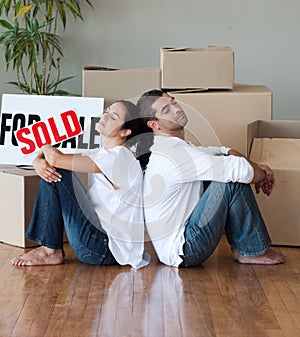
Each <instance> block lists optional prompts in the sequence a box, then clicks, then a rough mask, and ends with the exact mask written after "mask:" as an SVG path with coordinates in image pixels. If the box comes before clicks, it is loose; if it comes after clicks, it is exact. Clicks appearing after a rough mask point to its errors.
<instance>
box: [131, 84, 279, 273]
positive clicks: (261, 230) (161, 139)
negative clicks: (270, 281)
mask: <svg viewBox="0 0 300 337" xmlns="http://www.w3.org/2000/svg"><path fill="white" fill-rule="evenodd" d="M137 105H138V109H139V112H140V114H141V116H142V117H143V118H144V119H145V121H146V122H147V125H148V127H150V128H151V129H152V130H153V132H154V144H153V146H152V147H151V156H150V160H149V163H148V166H147V169H146V172H145V177H144V212H145V220H146V227H147V231H148V234H149V236H150V238H151V241H152V243H153V245H154V248H155V251H156V253H157V255H158V257H159V259H160V261H161V262H163V263H165V264H167V265H170V266H176V267H178V266H179V267H183V266H184V267H188V266H195V265H199V264H201V263H202V262H203V261H205V260H206V259H207V258H208V257H209V256H210V255H211V254H212V253H213V251H214V250H215V248H216V247H217V245H218V243H219V241H220V239H221V237H222V234H223V233H224V231H225V233H226V237H227V240H228V242H229V244H230V246H231V249H232V257H233V259H234V260H236V261H238V262H240V263H252V264H278V263H282V262H284V256H283V255H282V254H281V253H279V252H275V251H273V250H271V249H270V248H269V246H270V244H271V241H270V238H269V235H268V232H267V229H266V226H265V223H264V221H263V219H262V216H261V213H260V211H259V209H258V206H257V204H256V200H255V197H254V194H253V192H252V189H251V187H250V185H249V184H255V188H256V192H257V193H258V192H260V190H261V191H262V192H263V193H265V194H267V195H270V194H271V193H272V189H273V187H274V184H275V179H274V175H273V172H272V170H271V169H270V168H269V167H268V166H266V165H258V164H256V163H253V162H249V161H248V160H247V159H246V158H244V157H243V156H242V155H241V154H240V153H239V152H237V151H235V150H233V149H230V148H227V147H224V146H223V147H206V148H205V147H196V146H194V145H192V144H191V143H189V142H186V141H185V140H184V128H185V126H186V124H187V122H188V119H187V117H186V115H185V112H184V111H183V110H182V108H181V106H180V105H179V104H178V103H177V102H176V100H175V99H174V98H172V97H171V96H169V95H168V94H166V93H164V92H162V91H160V90H151V91H149V92H146V93H144V94H143V95H142V96H141V97H140V98H139V100H138V103H137ZM204 182H205V183H204ZM207 185H208V187H207V188H206V189H205V187H204V186H207Z"/></svg>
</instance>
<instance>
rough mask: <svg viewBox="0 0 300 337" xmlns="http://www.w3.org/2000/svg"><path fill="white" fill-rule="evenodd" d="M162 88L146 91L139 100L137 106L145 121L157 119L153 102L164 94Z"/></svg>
mask: <svg viewBox="0 0 300 337" xmlns="http://www.w3.org/2000/svg"><path fill="white" fill-rule="evenodd" d="M163 93H164V92H163V91H162V90H158V89H153V90H150V91H147V92H145V93H144V94H143V95H142V96H141V97H140V98H139V99H138V101H137V108H138V111H139V114H140V116H141V117H142V118H143V120H144V121H145V123H147V122H148V121H151V120H154V119H156V116H155V113H156V111H154V110H153V108H152V104H153V103H154V102H155V101H156V100H157V99H158V98H159V97H162V95H163Z"/></svg>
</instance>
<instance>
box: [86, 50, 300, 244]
mask: <svg viewBox="0 0 300 337" xmlns="http://www.w3.org/2000/svg"><path fill="white" fill-rule="evenodd" d="M160 53H161V54H160V61H161V62H160V63H161V66H160V68H145V69H130V70H109V69H101V68H93V67H92V68H91V67H84V69H83V96H91V97H94V96H100V97H104V99H105V102H106V105H109V104H111V103H112V102H113V101H115V100H118V99H132V100H134V101H136V100H137V99H138V97H139V96H140V95H141V94H142V93H143V92H145V91H147V90H151V89H159V88H162V89H165V90H167V91H168V92H169V94H170V95H172V96H173V97H175V98H176V100H177V101H178V102H179V103H180V104H181V106H182V107H183V108H184V110H185V112H186V114H187V116H188V118H189V123H188V125H187V127H186V131H187V132H186V136H187V139H189V140H191V141H192V142H193V143H194V144H195V145H200V144H201V145H204V146H207V145H226V146H228V147H232V148H234V149H236V150H238V151H239V152H241V153H243V154H244V155H247V156H250V158H252V159H254V157H255V160H257V161H259V162H264V159H266V158H263V157H262V158H261V157H260V156H259V155H257V154H255V153H256V151H257V150H256V149H255V146H254V149H253V151H251V148H252V146H251V145H252V142H253V139H254V138H257V137H258V138H262V137H285V138H287V137H290V138H300V133H299V127H300V124H299V123H300V122H298V123H296V124H295V123H294V122H284V121H280V122H279V121H271V119H272V92H271V90H270V89H269V88H267V87H266V86H264V85H248V84H236V83H235V81H234V74H235V69H234V52H233V51H232V49H231V48H230V47H207V48H162V49H161V51H160ZM248 125H249V127H248ZM293 130H294V131H293ZM291 132H292V136H291ZM261 146H262V145H260V147H261ZM273 146H276V145H273ZM266 151H268V150H267V149H266ZM291 151H295V147H293V150H291V149H290V148H289V149H288V148H286V153H288V155H289V156H297V158H298V157H299V153H294V152H293V153H294V154H291ZM251 153H252V155H251ZM259 153H260V154H261V152H259ZM299 161H300V160H299ZM299 161H298V162H299ZM267 164H269V165H270V166H271V167H273V168H274V169H275V175H276V178H277V188H276V189H275V191H274V193H273V194H272V195H271V196H270V197H266V196H265V195H263V194H259V195H257V196H256V197H257V201H258V203H259V206H260V208H261V210H262V213H263V216H264V218H265V220H266V223H267V227H268V230H269V233H270V236H271V238H272V240H273V243H274V244H283V245H300V220H299V219H300V217H299V216H298V215H299V214H298V213H299V209H300V207H299V206H300V204H299V202H298V200H299V198H298V196H297V193H298V192H297V189H296V188H295V186H298V184H299V182H300V181H299V177H300V175H299V172H300V163H299V165H298V166H297V167H295V166H291V164H290V163H288V162H287V161H286V162H285V163H284V164H283V166H278V164H276V162H274V160H273V159H272V160H271V159H270V158H268V161H267ZM297 179H298V182H297Z"/></svg>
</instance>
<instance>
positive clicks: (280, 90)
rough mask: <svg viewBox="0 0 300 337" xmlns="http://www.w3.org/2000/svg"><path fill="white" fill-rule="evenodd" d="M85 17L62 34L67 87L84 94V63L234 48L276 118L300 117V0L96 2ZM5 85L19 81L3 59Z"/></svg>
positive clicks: (139, 63) (144, 61)
mask: <svg viewBox="0 0 300 337" xmlns="http://www.w3.org/2000/svg"><path fill="white" fill-rule="evenodd" d="M93 3H94V11H92V10H91V9H90V8H88V7H87V6H84V11H83V12H84V18H85V21H84V22H81V21H79V20H78V21H77V22H76V23H74V22H72V18H70V21H69V25H68V28H67V31H65V32H64V33H63V34H62V38H63V49H64V54H65V58H64V61H63V73H64V75H66V76H67V75H71V74H72V75H77V78H76V79H74V80H72V81H69V82H68V84H67V89H68V90H70V91H72V92H74V93H76V94H81V68H82V66H83V65H84V64H88V65H103V66H108V67H117V68H131V67H144V66H158V65H159V48H160V47H162V46H164V47H166V46H172V47H183V46H188V47H203V46H207V45H229V46H231V47H232V49H233V50H234V51H235V70H236V73H235V79H236V82H242V83H247V84H263V85H266V86H268V87H269V88H270V89H271V90H272V91H273V118H274V119H300V95H299V94H298V91H299V88H300V43H299V42H300V20H299V13H300V2H299V1H297V0H286V1H281V0H263V1H259V0H252V1H245V0H227V1H224V0H219V1H217V0H211V1H203V0H186V1H175V0H173V1H171V0H160V1H159V0H151V1H145V0H94V1H93ZM0 74H1V76H0V90H1V92H2V93H3V92H5V93H10V92H14V90H13V89H12V88H11V87H10V86H7V85H5V84H4V82H5V81H8V80H13V79H14V77H13V74H7V73H6V72H5V67H4V64H3V60H2V58H1V61H0Z"/></svg>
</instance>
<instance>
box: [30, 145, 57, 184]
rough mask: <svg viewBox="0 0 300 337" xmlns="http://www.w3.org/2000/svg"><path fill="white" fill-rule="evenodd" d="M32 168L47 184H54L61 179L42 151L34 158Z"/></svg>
mask: <svg viewBox="0 0 300 337" xmlns="http://www.w3.org/2000/svg"><path fill="white" fill-rule="evenodd" d="M32 165H33V168H34V169H35V171H36V173H37V174H38V175H39V176H40V177H41V178H42V179H44V180H46V181H47V182H49V183H50V182H56V181H59V180H60V179H61V175H60V173H59V172H57V170H56V169H55V167H53V166H51V165H50V164H49V163H48V162H47V160H46V159H45V157H44V154H43V152H42V151H39V153H38V154H37V156H36V158H35V159H34V161H33V163H32Z"/></svg>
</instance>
